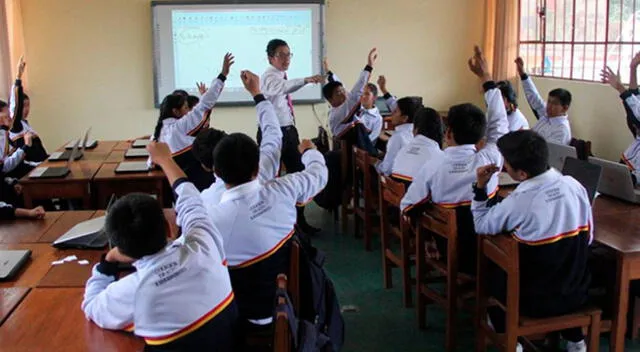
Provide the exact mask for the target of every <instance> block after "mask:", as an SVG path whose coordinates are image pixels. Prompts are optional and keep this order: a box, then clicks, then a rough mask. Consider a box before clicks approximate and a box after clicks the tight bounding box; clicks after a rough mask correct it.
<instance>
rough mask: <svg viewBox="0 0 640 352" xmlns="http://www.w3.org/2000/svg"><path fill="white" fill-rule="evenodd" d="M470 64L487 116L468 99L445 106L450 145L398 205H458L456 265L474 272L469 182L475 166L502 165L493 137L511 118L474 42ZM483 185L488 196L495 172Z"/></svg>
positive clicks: (492, 189)
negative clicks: (479, 79) (478, 85)
mask: <svg viewBox="0 0 640 352" xmlns="http://www.w3.org/2000/svg"><path fill="white" fill-rule="evenodd" d="M469 68H470V69H471V71H472V72H473V73H474V74H475V75H476V76H478V77H480V78H481V79H482V82H483V85H482V86H483V88H484V90H485V93H484V98H485V101H486V104H487V109H488V110H487V118H485V114H484V113H483V112H482V110H480V109H479V108H478V107H476V106H475V105H473V104H469V103H467V104H461V105H455V106H452V107H451V108H450V109H449V113H448V117H447V130H446V132H445V138H446V142H447V145H448V147H447V148H446V149H445V150H444V155H443V157H442V158H441V159H440V162H439V163H431V164H428V165H425V166H424V167H423V168H422V170H421V171H420V172H419V173H418V176H417V177H415V178H414V179H413V182H412V183H411V186H409V188H408V189H407V193H406V194H405V196H404V198H402V201H401V207H400V208H401V210H402V211H403V213H405V214H408V215H411V214H413V212H414V209H419V205H421V204H423V203H426V202H427V201H431V202H433V203H435V204H438V205H440V206H443V207H447V208H454V209H456V215H457V225H458V241H459V247H458V248H459V253H458V258H459V264H458V265H459V268H460V271H462V272H465V273H475V267H476V262H475V258H476V257H477V255H476V252H477V251H476V248H477V246H476V241H477V239H476V235H475V232H474V230H473V219H472V217H471V211H470V208H469V206H470V205H471V200H472V199H473V193H472V191H471V187H470V186H469V185H470V184H471V183H472V182H473V181H474V180H475V178H476V169H477V168H478V167H480V166H484V165H490V164H495V165H498V166H499V167H501V166H502V156H501V155H500V152H499V151H498V148H497V146H496V142H497V140H498V138H500V137H502V136H503V135H504V134H506V133H507V132H508V131H509V128H508V126H509V123H508V122H507V112H506V110H505V108H504V102H503V100H502V94H501V93H500V90H499V89H498V87H497V85H496V83H495V82H494V81H493V80H492V78H491V74H490V73H489V71H488V69H487V63H486V60H485V58H484V56H483V55H482V52H481V51H480V48H478V47H475V54H474V57H473V58H471V59H469ZM487 119H488V121H487ZM485 130H486V145H485V146H484V148H482V149H480V150H478V148H477V145H478V144H480V143H481V142H482V139H483V137H484V136H485ZM394 136H395V134H394ZM487 187H488V189H489V193H490V195H489V198H493V197H494V196H495V194H496V193H497V191H498V177H497V175H494V176H493V177H491V179H490V181H489V182H488V186H487ZM415 211H417V210H415ZM436 237H437V236H436ZM436 241H438V238H436ZM443 245H444V244H443V243H439V247H440V253H446V251H445V250H444V248H443Z"/></svg>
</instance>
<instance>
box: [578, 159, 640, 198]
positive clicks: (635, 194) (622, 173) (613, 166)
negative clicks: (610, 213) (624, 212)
mask: <svg viewBox="0 0 640 352" xmlns="http://www.w3.org/2000/svg"><path fill="white" fill-rule="evenodd" d="M589 162H590V163H592V164H596V165H600V166H601V167H602V180H601V181H600V186H599V187H598V192H600V193H602V194H606V195H608V196H611V197H614V198H618V199H622V200H626V201H628V202H631V203H636V204H640V190H638V189H636V188H635V186H634V185H633V180H632V178H631V171H629V169H628V168H627V166H626V165H624V164H620V163H616V162H613V161H609V160H603V159H599V158H594V157H589Z"/></svg>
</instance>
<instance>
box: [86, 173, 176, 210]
mask: <svg viewBox="0 0 640 352" xmlns="http://www.w3.org/2000/svg"><path fill="white" fill-rule="evenodd" d="M116 167H118V164H116V163H105V164H102V167H100V169H99V170H98V172H97V173H96V175H95V176H94V177H93V185H94V190H95V199H96V206H97V207H98V208H100V209H104V208H105V207H106V206H107V204H108V203H109V199H110V198H111V195H112V194H115V195H116V196H117V197H120V196H124V195H126V194H129V193H134V192H142V193H149V194H155V195H156V196H157V197H158V201H159V202H160V204H164V196H163V193H164V192H163V191H164V183H165V182H166V181H165V176H164V172H162V171H160V170H152V171H149V172H140V173H126V174H116V173H115V169H116Z"/></svg>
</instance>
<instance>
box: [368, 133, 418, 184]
mask: <svg viewBox="0 0 640 352" xmlns="http://www.w3.org/2000/svg"><path fill="white" fill-rule="evenodd" d="M411 140H413V123H404V124H402V125H399V126H396V128H395V131H394V132H393V135H392V136H391V138H389V141H388V142H387V152H386V154H385V155H384V159H382V161H381V162H379V163H378V165H376V169H378V172H379V173H380V174H383V175H385V176H389V175H391V173H392V172H393V163H394V162H395V160H396V157H397V156H398V153H399V152H400V150H401V149H402V148H403V147H404V146H406V145H407V144H409V143H410V142H411Z"/></svg>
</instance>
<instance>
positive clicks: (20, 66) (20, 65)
mask: <svg viewBox="0 0 640 352" xmlns="http://www.w3.org/2000/svg"><path fill="white" fill-rule="evenodd" d="M26 67H27V63H26V62H25V61H24V55H23V56H20V61H19V62H18V75H17V76H16V78H17V79H22V75H23V74H24V69H25V68H26Z"/></svg>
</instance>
